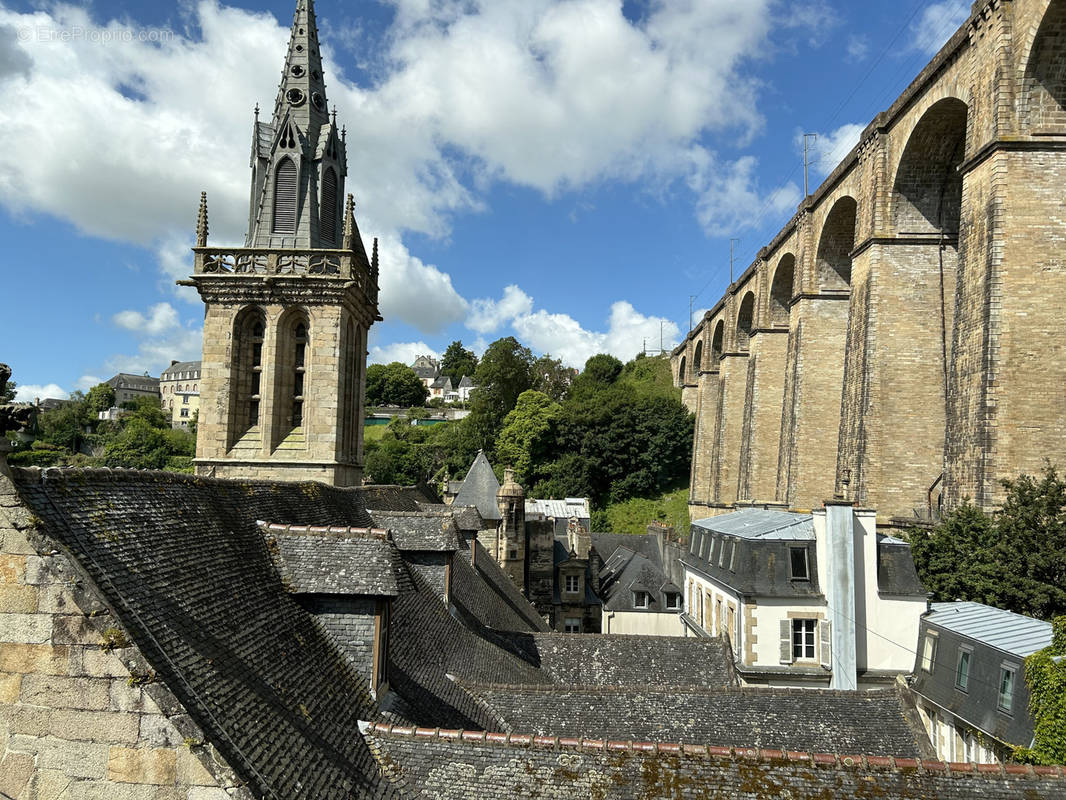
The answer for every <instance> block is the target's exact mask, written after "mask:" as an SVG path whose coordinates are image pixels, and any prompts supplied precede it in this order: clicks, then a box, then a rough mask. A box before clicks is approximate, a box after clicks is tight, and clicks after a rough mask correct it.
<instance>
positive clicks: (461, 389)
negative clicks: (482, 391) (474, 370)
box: [455, 375, 477, 403]
mask: <svg viewBox="0 0 1066 800" xmlns="http://www.w3.org/2000/svg"><path fill="white" fill-rule="evenodd" d="M476 388H477V387H476V386H475V385H474V381H473V380H472V379H471V377H470V376H469V375H464V376H463V379H462V380H461V381H459V386H458V387H457V388H456V390H455V391H456V394H457V395H458V396H459V397H458V399H459V402H460V403H467V402H469V401H470V393H471V392H472V391H474V389H476Z"/></svg>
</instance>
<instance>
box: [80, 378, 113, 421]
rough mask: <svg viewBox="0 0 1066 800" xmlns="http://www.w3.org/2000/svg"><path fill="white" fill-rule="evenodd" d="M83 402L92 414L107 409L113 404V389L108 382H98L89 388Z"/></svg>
mask: <svg viewBox="0 0 1066 800" xmlns="http://www.w3.org/2000/svg"><path fill="white" fill-rule="evenodd" d="M85 402H86V404H87V407H88V409H89V411H91V412H92V413H93V414H96V413H97V412H99V411H107V410H108V409H109V408H111V407H112V406H113V405H115V390H114V389H113V388H111V385H110V384H108V383H98V384H96V386H94V387H93V388H91V389H90V390H89V394H87V395H86V396H85Z"/></svg>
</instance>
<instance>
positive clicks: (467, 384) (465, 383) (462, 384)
mask: <svg viewBox="0 0 1066 800" xmlns="http://www.w3.org/2000/svg"><path fill="white" fill-rule="evenodd" d="M457 388H459V389H474V388H476V387H475V386H474V380H473V379H472V378H471V377H470V376H469V375H464V376H463V378H462V380H460V381H459V386H458V387H457Z"/></svg>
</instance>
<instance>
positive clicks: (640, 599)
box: [633, 590, 650, 608]
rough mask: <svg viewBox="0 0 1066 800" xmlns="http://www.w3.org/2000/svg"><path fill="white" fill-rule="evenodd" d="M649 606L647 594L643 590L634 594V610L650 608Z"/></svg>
mask: <svg viewBox="0 0 1066 800" xmlns="http://www.w3.org/2000/svg"><path fill="white" fill-rule="evenodd" d="M649 604H650V603H649V597H648V593H647V592H645V591H641V590H638V591H635V592H633V608H648V606H649Z"/></svg>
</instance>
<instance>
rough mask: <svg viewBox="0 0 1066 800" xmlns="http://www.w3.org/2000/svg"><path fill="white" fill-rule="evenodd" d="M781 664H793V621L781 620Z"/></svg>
mask: <svg viewBox="0 0 1066 800" xmlns="http://www.w3.org/2000/svg"><path fill="white" fill-rule="evenodd" d="M781 663H782V664H791V663H792V620H789V619H783V620H781Z"/></svg>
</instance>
